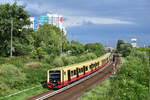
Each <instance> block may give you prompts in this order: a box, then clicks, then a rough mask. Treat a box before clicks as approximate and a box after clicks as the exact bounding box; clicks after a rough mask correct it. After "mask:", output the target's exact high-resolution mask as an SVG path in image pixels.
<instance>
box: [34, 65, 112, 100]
mask: <svg viewBox="0 0 150 100" xmlns="http://www.w3.org/2000/svg"><path fill="white" fill-rule="evenodd" d="M111 64H113V63H112V62H111V63H109V64H107V65H106V66H104V67H103V68H101V69H99V70H98V71H96V72H94V73H92V74H90V75H88V76H86V77H84V78H82V79H80V80H79V81H77V82H74V83H72V84H70V85H68V86H66V87H64V88H61V89H59V90H56V91H54V92H51V93H49V94H46V95H44V96H41V97H39V98H36V99H34V100H44V99H47V98H49V97H52V96H54V95H56V94H59V93H61V92H63V91H65V90H67V89H69V88H71V87H73V86H75V85H77V84H79V83H81V82H83V81H85V80H87V79H89V78H91V77H93V76H95V75H96V74H98V73H100V72H102V71H104V70H105V69H106V68H108V67H109V66H110V65H111Z"/></svg>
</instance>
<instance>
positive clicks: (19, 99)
mask: <svg viewBox="0 0 150 100" xmlns="http://www.w3.org/2000/svg"><path fill="white" fill-rule="evenodd" d="M45 90H47V89H46V88H43V87H42V86H40V87H36V88H34V89H32V90H28V91H25V92H22V93H19V94H16V95H14V96H11V97H5V98H3V97H1V98H0V100H25V99H27V98H29V97H31V96H33V95H36V94H38V93H41V92H43V91H45ZM12 92H17V91H14V90H13V91H12Z"/></svg>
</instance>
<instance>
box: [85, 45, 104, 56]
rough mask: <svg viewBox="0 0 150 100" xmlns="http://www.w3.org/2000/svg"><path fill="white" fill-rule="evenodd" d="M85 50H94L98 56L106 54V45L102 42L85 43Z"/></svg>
mask: <svg viewBox="0 0 150 100" xmlns="http://www.w3.org/2000/svg"><path fill="white" fill-rule="evenodd" d="M85 50H86V51H87V52H93V53H95V55H97V56H101V55H103V54H104V52H105V51H104V47H103V46H102V44H100V43H89V44H86V45H85Z"/></svg>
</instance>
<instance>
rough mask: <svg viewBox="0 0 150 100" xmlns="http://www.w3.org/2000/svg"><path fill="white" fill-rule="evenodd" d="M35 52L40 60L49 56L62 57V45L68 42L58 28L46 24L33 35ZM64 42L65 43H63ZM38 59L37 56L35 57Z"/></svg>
mask: <svg viewBox="0 0 150 100" xmlns="http://www.w3.org/2000/svg"><path fill="white" fill-rule="evenodd" d="M33 38H34V47H35V49H34V51H32V52H34V53H35V55H37V57H38V58H39V59H42V58H44V57H45V56H46V55H47V54H49V55H52V54H53V55H56V56H58V55H60V53H61V48H62V44H63V43H64V42H65V41H66V37H65V35H64V33H62V31H61V30H60V29H59V28H57V27H56V26H53V25H49V24H44V25H43V26H41V27H40V29H39V30H38V31H37V32H35V33H34V34H33ZM62 40H63V41H62ZM34 57H36V56H34Z"/></svg>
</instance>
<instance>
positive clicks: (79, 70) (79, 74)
mask: <svg viewBox="0 0 150 100" xmlns="http://www.w3.org/2000/svg"><path fill="white" fill-rule="evenodd" d="M112 59H113V55H112V53H107V54H105V55H103V56H101V57H99V58H97V59H94V60H91V61H85V62H82V63H78V64H73V65H68V66H64V67H59V68H55V69H50V70H48V71H47V86H48V87H49V88H62V87H64V86H66V85H68V84H70V83H72V82H74V81H77V80H79V79H81V78H83V77H85V76H87V75H89V74H91V73H94V72H95V71H97V70H99V69H101V68H102V67H103V66H105V65H106V64H107V63H109V62H111V61H112Z"/></svg>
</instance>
